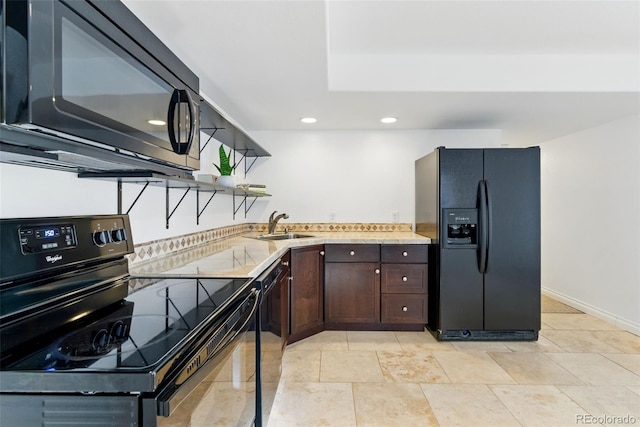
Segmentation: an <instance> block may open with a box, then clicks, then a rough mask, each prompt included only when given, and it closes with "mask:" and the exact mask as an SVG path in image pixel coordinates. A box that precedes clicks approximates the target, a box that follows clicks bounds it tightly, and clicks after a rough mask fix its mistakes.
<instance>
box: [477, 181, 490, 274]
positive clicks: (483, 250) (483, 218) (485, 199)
mask: <svg viewBox="0 0 640 427" xmlns="http://www.w3.org/2000/svg"><path fill="white" fill-rule="evenodd" d="M479 186H480V206H479V208H480V209H479V210H480V212H479V213H480V215H479V216H480V248H479V251H480V256H479V259H478V270H479V271H480V273H481V274H485V273H486V272H487V266H488V259H487V258H488V255H489V215H490V213H489V194H488V188H487V181H485V180H482V181H480V183H479Z"/></svg>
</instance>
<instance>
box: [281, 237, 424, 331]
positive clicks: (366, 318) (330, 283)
mask: <svg viewBox="0 0 640 427" xmlns="http://www.w3.org/2000/svg"><path fill="white" fill-rule="evenodd" d="M427 253H428V246H427V245H378V244H326V245H324V246H322V245H317V246H309V247H301V248H294V249H291V262H290V265H291V280H290V282H289V286H288V291H289V298H288V303H289V304H288V306H286V305H282V307H283V310H285V313H287V312H288V313H289V317H288V321H289V327H288V331H289V338H288V342H289V343H293V342H295V341H298V340H301V339H303V338H306V337H308V336H311V335H313V334H316V333H318V332H320V331H322V330H324V329H339V330H385V329H386V330H422V329H423V328H424V325H425V324H426V323H427V302H428V295H427V281H428V265H427ZM283 294H284V292H283ZM283 298H284V296H283ZM285 303H286V301H285ZM287 308H288V310H287ZM274 311H275V310H274ZM282 323H283V324H282V328H283V330H284V331H286V326H285V325H284V323H285V321H284V320H283V322H282ZM285 333H286V332H285ZM285 333H283V335H284V334H285Z"/></svg>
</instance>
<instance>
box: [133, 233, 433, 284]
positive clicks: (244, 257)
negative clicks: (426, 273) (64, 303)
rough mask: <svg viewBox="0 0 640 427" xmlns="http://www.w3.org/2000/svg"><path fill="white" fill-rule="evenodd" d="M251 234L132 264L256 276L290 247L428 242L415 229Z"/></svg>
mask: <svg viewBox="0 0 640 427" xmlns="http://www.w3.org/2000/svg"><path fill="white" fill-rule="evenodd" d="M257 234H259V233H247V234H243V235H241V236H236V237H232V238H229V239H225V240H222V241H217V242H213V243H211V244H205V245H201V246H198V247H196V248H193V249H190V250H187V251H183V252H178V253H176V254H173V255H168V256H165V257H162V258H160V259H158V260H155V261H150V262H146V263H143V264H140V265H135V266H131V267H130V274H131V276H132V277H149V278H157V277H183V278H184V277H190V278H207V277H238V278H253V277H256V276H258V275H259V274H260V273H261V272H262V271H264V270H265V269H266V268H267V267H268V266H269V265H271V264H272V263H273V262H274V261H276V260H277V259H278V258H279V257H281V256H282V255H283V254H284V253H285V252H286V251H287V249H290V248H297V247H302V246H312V245H323V244H327V243H355V244H364V243H371V244H423V245H424V244H428V243H430V242H431V240H430V239H429V238H427V237H423V236H421V235H419V234H415V233H411V232H313V233H304V234H309V235H311V237H307V238H303V239H290V240H277V241H264V240H258V239H255V238H253V237H255V236H256V235H257Z"/></svg>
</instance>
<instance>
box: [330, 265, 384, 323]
mask: <svg viewBox="0 0 640 427" xmlns="http://www.w3.org/2000/svg"><path fill="white" fill-rule="evenodd" d="M325 322H327V323H379V322H380V265H379V264H377V263H330V262H328V263H326V264H325Z"/></svg>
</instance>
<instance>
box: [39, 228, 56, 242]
mask: <svg viewBox="0 0 640 427" xmlns="http://www.w3.org/2000/svg"><path fill="white" fill-rule="evenodd" d="M59 235H60V229H59V228H55V227H54V228H43V229H41V230H36V238H37V239H52V238H54V237H58V236H59Z"/></svg>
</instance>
